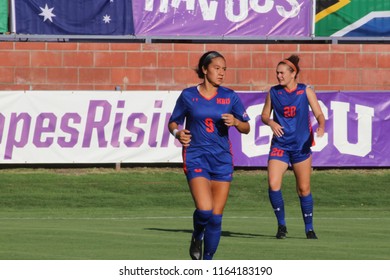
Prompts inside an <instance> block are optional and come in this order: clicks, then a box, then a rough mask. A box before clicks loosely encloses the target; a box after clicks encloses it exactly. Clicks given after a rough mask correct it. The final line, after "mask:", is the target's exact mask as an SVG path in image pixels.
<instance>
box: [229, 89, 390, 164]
mask: <svg viewBox="0 0 390 280" xmlns="http://www.w3.org/2000/svg"><path fill="white" fill-rule="evenodd" d="M265 96H266V93H240V98H241V99H242V101H243V102H244V104H245V106H246V107H247V112H248V114H249V116H250V117H251V132H250V134H249V135H239V134H238V133H237V132H236V131H234V130H233V129H232V130H231V132H232V133H231V139H232V144H233V152H234V160H235V165H236V166H260V167H265V166H267V159H268V151H269V145H270V140H271V137H272V133H271V130H270V129H269V127H268V126H265V125H264V124H263V123H262V122H261V118H260V115H261V111H262V108H263V105H264V100H265ZM317 97H318V99H319V102H320V105H321V107H322V110H323V113H324V115H325V118H326V134H325V135H324V137H322V138H315V141H316V145H315V146H313V148H312V150H313V166H315V167H354V166H356V167H388V166H390V141H389V140H388V139H389V138H390V121H389V120H390V92H336V91H334V92H317ZM311 118H312V124H313V129H314V131H315V129H316V128H317V122H316V120H315V118H314V117H313V116H311Z"/></svg>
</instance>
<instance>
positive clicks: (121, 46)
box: [110, 43, 142, 52]
mask: <svg viewBox="0 0 390 280" xmlns="http://www.w3.org/2000/svg"><path fill="white" fill-rule="evenodd" d="M141 47H142V44H139V43H111V44H110V50H112V51H137V52H140V51H141Z"/></svg>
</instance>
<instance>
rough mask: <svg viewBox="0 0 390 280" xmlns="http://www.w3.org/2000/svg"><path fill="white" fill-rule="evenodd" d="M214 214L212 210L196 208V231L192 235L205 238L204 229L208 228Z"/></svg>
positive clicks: (194, 218)
mask: <svg viewBox="0 0 390 280" xmlns="http://www.w3.org/2000/svg"><path fill="white" fill-rule="evenodd" d="M212 215H213V211H212V210H199V209H196V210H195V211H194V215H193V223H194V232H193V233H192V236H193V237H194V238H195V239H196V240H202V239H203V233H204V230H205V228H206V225H207V223H208V222H209V220H210V219H211V217H212Z"/></svg>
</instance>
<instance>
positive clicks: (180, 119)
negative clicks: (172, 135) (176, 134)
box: [169, 92, 187, 125]
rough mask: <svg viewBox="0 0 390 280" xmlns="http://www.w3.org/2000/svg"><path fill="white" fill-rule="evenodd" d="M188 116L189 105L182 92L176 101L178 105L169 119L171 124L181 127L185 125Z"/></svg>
mask: <svg viewBox="0 0 390 280" xmlns="http://www.w3.org/2000/svg"><path fill="white" fill-rule="evenodd" d="M186 115H187V105H186V103H185V101H184V95H183V92H182V93H181V94H180V96H179V98H178V99H177V101H176V105H175V108H174V109H173V112H172V115H171V117H170V119H169V123H171V122H175V123H177V124H179V125H182V124H183V123H184V119H185V117H186Z"/></svg>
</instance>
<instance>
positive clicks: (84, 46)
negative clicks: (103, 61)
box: [78, 43, 110, 51]
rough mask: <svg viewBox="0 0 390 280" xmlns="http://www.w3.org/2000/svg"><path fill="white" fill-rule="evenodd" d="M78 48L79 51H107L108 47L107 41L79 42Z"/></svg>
mask: <svg viewBox="0 0 390 280" xmlns="http://www.w3.org/2000/svg"><path fill="white" fill-rule="evenodd" d="M78 49H79V50H80V51H108V50H109V49H110V44H109V43H79V45H78Z"/></svg>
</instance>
